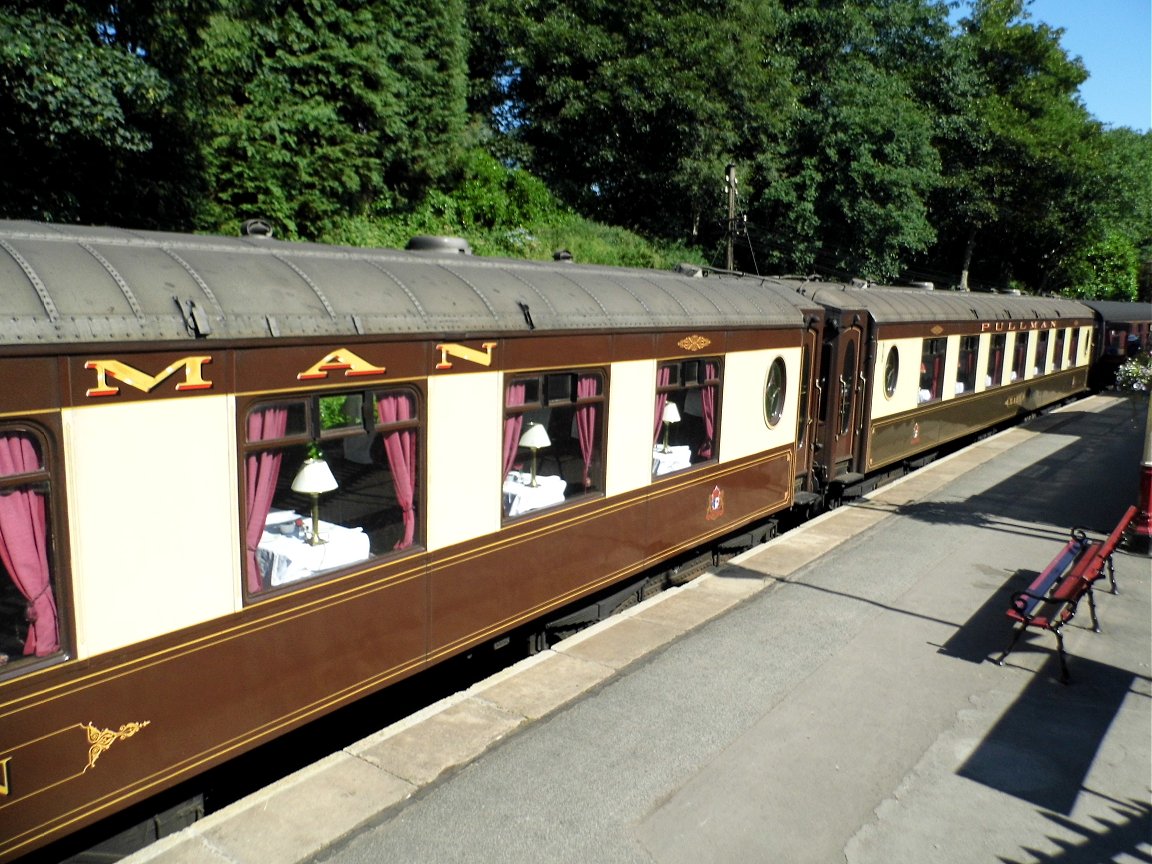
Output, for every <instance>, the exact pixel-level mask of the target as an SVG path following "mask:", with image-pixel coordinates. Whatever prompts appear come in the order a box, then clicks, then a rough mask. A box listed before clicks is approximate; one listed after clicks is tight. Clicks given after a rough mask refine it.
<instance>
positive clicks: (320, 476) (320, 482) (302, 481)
mask: <svg viewBox="0 0 1152 864" xmlns="http://www.w3.org/2000/svg"><path fill="white" fill-rule="evenodd" d="M338 485H339V484H337V482H336V478H335V477H333V476H332V469H331V468H329V467H328V463H327V462H325V461H324V460H323V459H307V460H305V462H304V464H303V465H301V466H300V470H299V471H297V472H296V477H295V478H294V479H293V480H292V491H293V492H303V493H304V494H305V495H319V494H320V493H321V492H331V491H332V490H333V489H336V488H337V487H338Z"/></svg>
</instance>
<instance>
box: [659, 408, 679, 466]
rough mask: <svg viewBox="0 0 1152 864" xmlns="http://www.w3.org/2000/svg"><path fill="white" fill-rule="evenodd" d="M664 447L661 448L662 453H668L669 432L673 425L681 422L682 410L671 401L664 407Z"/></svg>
mask: <svg viewBox="0 0 1152 864" xmlns="http://www.w3.org/2000/svg"><path fill="white" fill-rule="evenodd" d="M662 419H663V420H664V446H663V447H662V448H660V452H661V453H667V452H668V431H669V430H670V429H671V428H672V424H673V423H679V422H680V409H679V408H677V407H676V403H675V402H673V401H671V400H669V401H668V403H667V404H666V405H665V406H664V415H663V417H662Z"/></svg>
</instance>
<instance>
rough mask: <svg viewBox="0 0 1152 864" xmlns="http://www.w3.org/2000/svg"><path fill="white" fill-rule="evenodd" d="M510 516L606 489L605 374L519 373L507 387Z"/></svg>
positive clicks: (506, 493) (506, 463)
mask: <svg viewBox="0 0 1152 864" xmlns="http://www.w3.org/2000/svg"><path fill="white" fill-rule="evenodd" d="M503 477H504V482H503V484H502V489H501V492H502V496H503V508H504V515H505V516H508V517H513V516H522V515H524V514H525V513H530V512H532V511H535V510H542V509H545V508H548V507H554V506H557V505H559V504H563V503H564V502H566V501H571V500H573V499H575V498H581V497H584V496H588V495H602V494H603V492H604V375H603V373H601V372H592V371H584V370H580V371H573V372H548V373H538V374H531V375H516V376H515V377H512V378H510V380H509V383H508V385H507V387H506V388H505V391H504V473H503Z"/></svg>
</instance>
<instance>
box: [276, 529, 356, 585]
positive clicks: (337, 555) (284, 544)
mask: <svg viewBox="0 0 1152 864" xmlns="http://www.w3.org/2000/svg"><path fill="white" fill-rule="evenodd" d="M303 518H304V527H305V533H307V532H310V531H311V530H312V519H311V517H309V516H305V517H303ZM293 521H294V520H293ZM271 527H272V531H265V532H264V533H263V534H262V535H261V536H260V545H259V546H258V547H257V549H256V561H257V563H258V564H259V565H260V573H261V575H262V576H264V578H265V579H266V580H267V582H268V584H270V585H285V584H287V583H289V582H295V581H297V580H298V579H307V578H308V577H309V576H312V575H313V574H315V573H319V572H321V571H322V570H333V569H335V568H337V567H346V566H347V565H349V564H355V563H356V562H357V561H365V560H367V558H368V555H369V545H370V544H369V539H368V535H367V534H365V533H364V531H363V530H362V529H360V528H344V527H342V526H340V525H333V524H332V523H331V522H324V521H321V522H320V537H321V539H323V540H325V541H327V542H325V543H319V544H317V545H315V546H313V545H312V544H311V543H309V542H308V539H307V537H306V536H305V537H298V536H295V535H291V534H288V535H286V534H281V533H279V531H278V530H277V528H276V526H275V524H273V525H272V526H271Z"/></svg>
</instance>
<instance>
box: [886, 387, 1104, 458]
mask: <svg viewBox="0 0 1152 864" xmlns="http://www.w3.org/2000/svg"><path fill="white" fill-rule="evenodd" d="M1086 381H1087V369H1085V368H1079V369H1073V370H1069V371H1067V372H1063V373H1059V374H1056V375H1050V376H1047V377H1045V378H1041V379H1036V380H1032V381H1025V382H1023V383H1021V384H1010V385H1007V386H1005V387H997V388H995V389H993V390H985V391H983V392H980V393H976V394H973V395H971V396H964V397H961V398H957V399H950V400H948V401H947V402H935V403H933V404H931V405H925V406H923V407H921V408H917V409H915V410H913V411H909V412H906V413H904V414H901V415H899V416H896V417H891V418H888V419H885V420H881V421H878V422H876V423H873V424H872V426H871V430H870V435H869V440H868V462H867V464H868V470H869V471H873V470H878V469H880V468H883V467H884V466H886V465H890V464H892V463H894V462H898V461H900V460H901V459H908V458H910V457H912V456H915V455H916V454H918V453H924V452H926V451H930V450H933V449H934V448H936V447H939V446H940V445H942V444H946V443H948V442H949V441H954V440H956V439H957V438H962V437H964V436H966V435H971V434H973V433H975V432H979V431H981V430H983V429H987V428H989V427H991V426H995V425H996V424H998V423H1005V422H1008V421H1010V420H1013V419H1016V418H1017V417H1021V416H1023V415H1026V414H1029V413H1031V412H1033V411H1037V410H1039V409H1041V408H1043V407H1044V406H1045V405H1051V404H1052V403H1054V402H1059V401H1061V400H1063V399H1067V398H1068V397H1070V396H1074V395H1075V394H1077V393H1080V392H1082V391H1083V390H1084V389H1085V386H1086Z"/></svg>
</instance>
